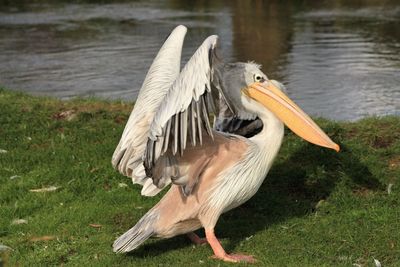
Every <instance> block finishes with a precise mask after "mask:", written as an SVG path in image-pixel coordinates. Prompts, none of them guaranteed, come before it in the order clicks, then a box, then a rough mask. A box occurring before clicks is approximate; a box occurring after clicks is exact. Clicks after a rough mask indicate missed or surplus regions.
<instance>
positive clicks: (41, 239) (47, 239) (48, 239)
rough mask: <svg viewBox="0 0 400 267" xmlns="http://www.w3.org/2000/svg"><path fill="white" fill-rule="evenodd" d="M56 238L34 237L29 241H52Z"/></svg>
mask: <svg viewBox="0 0 400 267" xmlns="http://www.w3.org/2000/svg"><path fill="white" fill-rule="evenodd" d="M55 238H56V237H55V236H53V235H44V236H38V237H32V238H31V239H29V241H31V242H39V241H50V240H53V239H55Z"/></svg>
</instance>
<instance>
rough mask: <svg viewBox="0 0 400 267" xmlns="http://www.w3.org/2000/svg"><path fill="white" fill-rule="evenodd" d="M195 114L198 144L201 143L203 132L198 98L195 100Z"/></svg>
mask: <svg viewBox="0 0 400 267" xmlns="http://www.w3.org/2000/svg"><path fill="white" fill-rule="evenodd" d="M196 115H197V130H198V132H199V133H198V137H199V142H200V145H202V144H203V132H202V130H201V111H200V99H199V101H196Z"/></svg>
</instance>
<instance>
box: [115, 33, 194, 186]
mask: <svg viewBox="0 0 400 267" xmlns="http://www.w3.org/2000/svg"><path fill="white" fill-rule="evenodd" d="M186 31H187V29H186V27H185V26H182V25H180V26H178V27H176V28H175V29H174V30H173V31H172V32H171V34H170V36H169V37H168V38H167V39H166V41H165V42H164V44H163V46H162V47H161V48H160V51H159V52H158V54H157V56H156V58H155V59H154V61H153V63H152V65H151V67H150V69H149V71H148V73H147V75H146V78H145V80H144V82H143V85H142V88H141V89H140V92H139V95H138V98H137V100H136V103H135V108H134V110H133V111H132V113H131V115H130V117H129V120H128V122H127V124H126V126H125V129H124V132H123V134H122V136H121V140H120V142H119V144H118V146H117V148H116V149H115V151H114V154H113V157H112V164H113V166H114V168H116V169H118V170H119V172H121V173H122V174H124V175H127V176H131V177H132V181H133V182H134V183H140V184H142V185H143V184H144V183H145V181H146V179H142V177H138V176H135V172H133V171H132V170H134V169H136V168H137V167H138V166H140V165H142V163H143V161H142V157H143V155H144V152H145V149H146V147H147V144H148V142H147V138H148V135H149V131H150V124H151V122H152V121H153V119H154V115H155V113H156V110H157V109H158V108H159V106H160V104H161V102H162V100H163V99H164V96H165V95H166V94H167V93H168V91H169V89H170V88H171V86H172V84H173V82H174V81H175V80H176V78H177V76H178V74H179V71H180V59H181V51H182V45H183V40H184V38H185V35H186ZM153 130H154V129H153ZM149 144H150V143H149ZM149 156H150V155H149ZM149 160H150V158H149Z"/></svg>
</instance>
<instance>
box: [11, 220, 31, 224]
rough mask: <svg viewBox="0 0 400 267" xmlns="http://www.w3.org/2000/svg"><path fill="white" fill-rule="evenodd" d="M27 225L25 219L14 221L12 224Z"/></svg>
mask: <svg viewBox="0 0 400 267" xmlns="http://www.w3.org/2000/svg"><path fill="white" fill-rule="evenodd" d="M27 223H28V221H27V220H24V219H15V220H13V221H12V223H11V224H13V225H17V224H27Z"/></svg>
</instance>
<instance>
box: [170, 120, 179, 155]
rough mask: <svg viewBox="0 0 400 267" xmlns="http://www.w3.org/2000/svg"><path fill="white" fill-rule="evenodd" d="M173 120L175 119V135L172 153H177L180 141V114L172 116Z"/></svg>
mask: <svg viewBox="0 0 400 267" xmlns="http://www.w3.org/2000/svg"><path fill="white" fill-rule="evenodd" d="M171 120H174V136H173V138H174V139H173V141H174V142H173V146H172V154H173V155H176V152H177V151H178V142H179V131H178V130H179V116H178V115H174V117H172V118H171Z"/></svg>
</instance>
